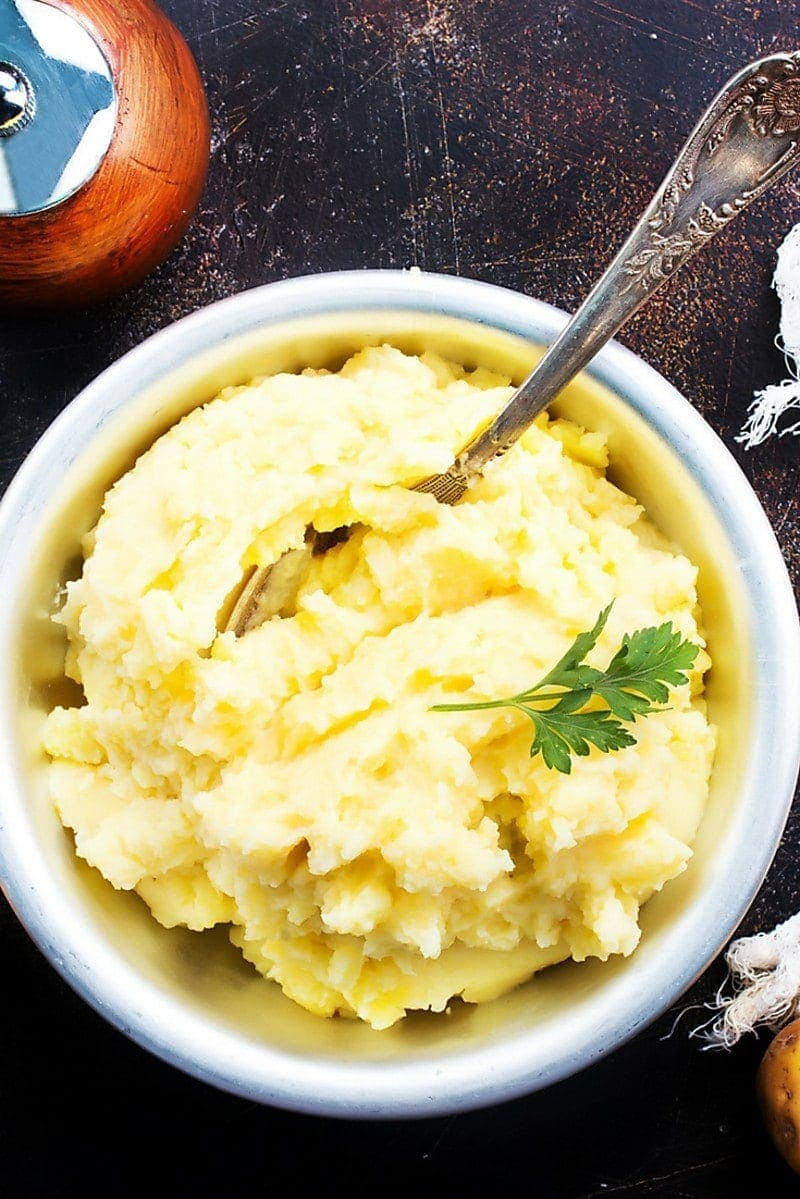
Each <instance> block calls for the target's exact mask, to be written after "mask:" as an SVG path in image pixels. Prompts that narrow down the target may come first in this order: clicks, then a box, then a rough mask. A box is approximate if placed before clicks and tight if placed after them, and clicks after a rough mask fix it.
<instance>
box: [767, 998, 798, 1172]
mask: <svg viewBox="0 0 800 1199" xmlns="http://www.w3.org/2000/svg"><path fill="white" fill-rule="evenodd" d="M756 1090H757V1093H758V1102H759V1105H760V1107H761V1112H762V1115H763V1117H764V1122H765V1124H766V1126H767V1130H768V1132H769V1135H770V1136H771V1137H772V1140H773V1141H774V1143H775V1147H776V1148H777V1150H778V1152H779V1153H780V1154H781V1155H782V1157H783V1158H784V1159H785V1161H786V1162H787V1163H788V1164H789V1165H790V1166H791V1167H792V1169H793V1170H794V1171H795V1172H796V1173H798V1174H800V1020H793V1021H792V1023H791V1024H787V1026H786V1028H784V1029H782V1030H781V1031H780V1032H779V1033H778V1035H777V1036H776V1037H775V1039H774V1040H773V1042H772V1044H771V1045H770V1046H769V1048H768V1049H767V1052H766V1053H765V1054H764V1057H763V1059H762V1062H761V1065H760V1066H759V1068H758V1075H757V1078H756Z"/></svg>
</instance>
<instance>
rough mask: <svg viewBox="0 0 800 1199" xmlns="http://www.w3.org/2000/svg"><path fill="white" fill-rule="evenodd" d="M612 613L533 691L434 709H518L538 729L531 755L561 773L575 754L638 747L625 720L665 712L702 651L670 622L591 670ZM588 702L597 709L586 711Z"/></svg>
mask: <svg viewBox="0 0 800 1199" xmlns="http://www.w3.org/2000/svg"><path fill="white" fill-rule="evenodd" d="M611 607H612V605H611V604H609V606H608V607H607V608H604V609H603V611H602V612H601V613H600V615H599V616H598V618H597V620H596V621H595V624H594V625H593V627H592V628H591V629H589V630H588V631H587V632H585V633H580V634H579V635H578V636H577V637H576V638H575V640H574V642H573V643H572V645H571V646H570V648H569V649H568V650H567V652H566V653H565V654H564V656H563V657H562V658H561V659H560V660H559V661H558V662H557V663H556V664H555V666H554V667H553V668H552V670H550V671H549V672H548V673H547V674H546V675H545V676H544V678H543V679H540V681H539V682H538V683H537V684H536V685H535V686H534V687H531V688H530V689H529V690H527V691H521V692H519V694H517V695H512V696H509V697H508V698H506V699H493V700H481V701H479V702H476V703H462V704H436V706H435V707H433V708H432V709H431V711H433V712H476V711H481V710H485V709H487V708H513V709H516V710H517V711H519V712H522V713H523V714H524V715H525V716H527V717H528V718H529V719H530V721H531V722H532V724H533V730H534V737H533V742H532V744H531V757H532V758H535V757H536V756H537V755H538V754H541V755H542V759H543V761H544V763H545V765H546V766H547V767H548V768H549V769H551V770H558V771H560V772H561V773H562V774H570V773H571V771H572V757H573V755H576V756H578V757H586V755H587V754H589V753H590V752H591V749H592V747H593V746H594V748H596V749H599V750H600V751H601V752H602V753H613V752H615V751H616V750H620V749H626V748H628V746H631V745H635V744H636V738H635V737H634V736H633V734H632V733H631V732H630V731H629V730H628V729H627V728H625V725H624V723H623V722H628V723H633V722H634V721H635V720H636V719H637V718H639V717H642V716H649V715H650V713H652V712H657V711H659V708H658V707H657V706H656V705H659V704H665V703H666V702H667V700H668V699H669V688H670V687H682V686H684V685H685V684H686V683H687V682H688V681H689V680H688V675H687V672H688V671H689V670H691V668H692V667H693V666H694V663H695V661H696V659H697V654H698V652H699V647H698V646H696V645H695V644H694V643H693V642H691V641H685V640H684V639H683V638H682V637H681V634H680V633H679V632H677V630H675V629H674V628H673V627H672V624H671V623H666V624H662V625H658V626H657V627H656V626H653V627H652V628H647V629H639V630H638V632H636V633H630V634H627V633H626V634H625V636H624V637H623V639H622V644H621V645H620V647H619V649H618V650H617V652H616V653H615V654H614V657H613V658H612V659H611V661H610V662H609V664H608V666H607V667H606V669H605V670H597V669H595V668H594V667H592V666H587V665H586V663H585V658H586V657H587V655H588V654H589V653H590V652H591V650H592V649H594V647H595V645H596V644H597V641H598V639H599V637H600V634H601V633H602V632H603V629H604V628H605V626H606V621H607V620H608V616H609V613H610V611H611ZM552 688H560V690H556V691H553V690H552ZM589 704H592V705H593V706H592V707H591V708H590V709H589V710H587V707H588V705H589ZM598 704H604V705H605V706H604V707H599V706H598ZM533 705H537V706H533ZM538 705H547V706H544V707H540V706H538ZM662 710H663V709H662Z"/></svg>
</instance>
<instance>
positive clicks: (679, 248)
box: [225, 52, 800, 636]
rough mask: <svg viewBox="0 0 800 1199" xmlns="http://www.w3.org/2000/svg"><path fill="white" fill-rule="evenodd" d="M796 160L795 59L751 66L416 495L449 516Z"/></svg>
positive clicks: (275, 572) (264, 606)
mask: <svg viewBox="0 0 800 1199" xmlns="http://www.w3.org/2000/svg"><path fill="white" fill-rule="evenodd" d="M799 159H800V52H795V53H793V54H773V55H770V57H769V58H762V59H760V60H759V61H758V62H754V63H751V64H750V65H749V66H747V67H745V68H744V69H743V70H742V71H739V72H738V74H736V75H734V76H733V78H732V79H731V80H730V81H729V82H728V83H726V85H725V86H724V87H723V89H722V91H720V92H719V93H718V95H717V96H715V98H714V99H713V100H712V102H711V104H710V105H709V107H708V109H707V110H706V112H705V113H704V115H703V117H702V118H701V120H700V122H699V124H698V125H697V127H696V128H695V129H694V131H693V133H692V135H691V137H690V138H689V140H688V141H687V143H686V145H685V146H684V147H683V149H682V150H681V152H680V154H679V155H678V157H677V158H676V160H675V162H674V164H673V166H672V168H671V169H670V171H669V173H668V174H667V177H666V179H665V180H664V182H663V183H662V184H661V187H660V188H659V189H658V191H657V192H656V194H655V196H654V197H653V200H652V202H651V203H650V206H649V207H648V208H647V209H646V210H645V212H644V213H643V215H642V217H641V219H640V220H639V223H638V224H637V225H636V227H635V229H634V230H633V232H632V233H631V235H630V237H629V238H628V240H627V241H626V242H625V244H624V246H623V247H622V249H621V250H620V251H619V253H618V254H617V256H616V258H615V259H614V261H613V262H612V263H611V265H610V266H609V268H608V269H607V270H606V272H605V274H604V275H603V276H602V277H601V279H600V280H599V281H598V282H597V283H596V284H595V286H594V287H593V289H592V290H591V292H590V293H589V295H588V296H587V297H586V299H585V300H584V302H583V304H582V305H581V307H580V308H579V309H578V311H577V312H576V313H575V315H574V316H573V318H572V320H571V321H570V322H569V324H568V325H567V326H566V328H565V329H564V331H563V333H562V334H561V336H560V337H559V338H558V340H557V341H555V342H554V343H553V345H552V346H551V347H550V349H549V350H548V351H547V353H546V354H545V355H544V357H543V358H542V359H541V361H540V362H539V363H538V365H537V366H536V367H535V368H534V370H533V371H532V372H531V374H530V375H529V376H528V377H527V379H526V380H525V381H524V383H522V385H521V386H520V387H518V388H517V390H516V391H515V392H514V395H513V396H512V397H511V399H510V400H509V402H508V404H507V405H506V407H505V408H504V409H503V411H502V412H501V413H500V414H499V416H497V417H496V418H495V419H494V420H493V421H492V423H491V424H490V425H489V427H488V428H487V429H485V430H484V431H483V432H482V433H480V434H479V435H478V436H477V437H476V438H475V440H474V441H473V442H472V443H471V444H470V445H468V446H467V447H466V448H465V449H464V450H462V452H461V453H460V454H459V456H458V458H457V459H456V461H455V462H454V463H453V465H452V466H451V467H450V468H449V469H448V470H446V471H445V472H444V474H441V475H434V476H433V477H432V478H430V479H425V480H423V482H421V483H418V484H417V485H416V487H415V488H414V490H416V491H426V492H429V493H431V494H432V495H434V496H436V498H437V500H439V501H440V502H441V503H443V504H454V503H456V501H457V500H460V499H461V497H462V496H463V494H464V492H465V491H466V490H467V488H468V487H469V485H470V483H471V482H472V480H473V479H474V478H475V477H476V476H478V475H479V474H480V472H481V470H482V469H483V467H484V466H485V465H486V463H487V462H489V461H491V459H492V458H496V457H498V456H500V455H501V454H504V453H505V452H506V450H508V449H509V448H510V447H511V446H512V445H513V444H514V442H515V441H517V439H518V438H519V437H521V436H522V434H523V433H524V432H525V430H526V429H527V428H528V427H529V426H530V425H531V424H532V422H533V420H534V419H535V417H536V416H538V414H539V413H540V412H541V411H542V410H543V409H544V408H546V407H547V406H548V405H549V404H551V403H552V402H553V400H554V399H555V398H556V396H558V395H559V393H560V392H561V391H562V390H563V389H564V387H566V385H567V384H568V383H569V382H570V380H571V379H573V378H574V377H575V375H577V374H578V372H579V371H581V370H582V369H583V368H584V367H585V366H586V364H587V363H588V362H590V361H591V359H592V358H594V356H595V354H597V352H598V351H599V350H600V349H601V348H602V347H603V346H604V345H605V343H606V342H607V341H608V340H609V339H610V338H611V337H613V336H614V334H615V333H616V332H617V331H618V330H619V329H620V328H621V327H622V326H623V325H624V324H625V322H626V321H627V320H628V318H629V317H631V316H632V315H633V314H634V312H636V310H637V309H638V308H640V307H641V305H642V304H644V302H645V301H646V300H648V299H649V298H650V296H652V295H653V293H654V292H656V291H657V290H658V289H659V287H661V285H662V284H663V283H664V282H665V281H666V280H667V279H668V278H669V277H670V276H671V275H674V274H675V272H676V271H677V270H679V269H680V268H681V267H682V266H683V265H684V263H686V262H688V261H689V259H690V258H691V257H692V256H693V255H694V254H695V253H696V252H697V251H698V250H699V249H701V248H702V247H703V246H704V245H706V243H707V242H709V241H710V240H711V238H712V237H714V235H715V234H717V233H719V231H720V230H721V229H724V228H725V226H726V225H727V224H728V223H729V222H730V221H732V220H733V218H734V217H735V216H736V215H737V214H738V213H740V212H742V211H743V210H744V209H745V208H747V206H748V204H751V203H752V201H753V200H755V199H756V198H757V197H758V196H760V195H761V194H762V192H765V191H766V190H767V188H768V187H771V186H772V184H773V183H775V182H776V181H777V180H778V179H780V177H781V176H782V175H783V174H785V172H786V171H788V170H789V169H790V168H791V167H793V166H795V165H796V164H797V162H798V160H799ZM348 535H349V530H348V529H341V530H335V532H334V533H333V534H323V535H321V534H318V533H317V532H316V530H315V529H312V528H309V530H308V533H307V536H306V544H305V546H304V548H303V549H300V550H290V551H289V552H288V553H287V554H284V555H283V557H282V558H281V559H279V561H278V562H277V563H275V565H274V566H272V567H264V568H257V569H256V570H255V571H254V572H253V573H252V575H251V576H250V577H249V578H248V579H247V580H246V582H245V585H244V587H243V589H242V592H241V594H240V595H239V598H238V600H237V601H236V603H235V605H234V607H233V610H232V612H231V614H230V616H229V617H228V619H227V621H226V622H225V628H227V629H233V630H234V632H235V633H236V634H237V636H240V635H241V634H242V633H245V632H247V630H248V629H250V628H253V627H255V626H256V625H257V624H260V623H261V622H262V621H264V620H266V619H267V618H268V617H269V616H272V615H275V614H276V613H278V612H280V611H281V610H282V609H283V608H284V606H285V605H286V604H287V602H290V601H291V595H292V594H294V595H296V593H297V589H298V587H299V585H300V583H301V582H302V578H303V576H304V573H305V569H306V566H307V563H308V561H309V560H310V558H311V556H312V554H314V553H319V552H323V551H324V550H325V549H327V548H328V547H329V546H330V545H332V544H336V543H337V542H341V541H344V540H346V538H347V536H348Z"/></svg>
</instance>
